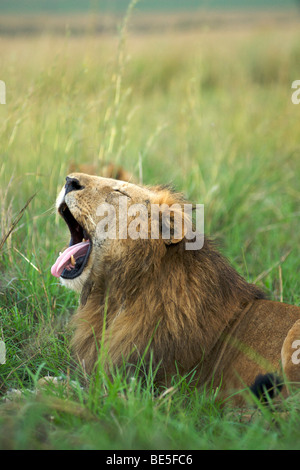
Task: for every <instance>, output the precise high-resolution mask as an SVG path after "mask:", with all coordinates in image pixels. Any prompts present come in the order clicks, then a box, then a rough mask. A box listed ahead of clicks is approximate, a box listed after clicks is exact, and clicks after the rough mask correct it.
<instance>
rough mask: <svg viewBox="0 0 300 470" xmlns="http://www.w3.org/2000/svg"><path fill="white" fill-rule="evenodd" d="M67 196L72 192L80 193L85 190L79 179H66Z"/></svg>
mask: <svg viewBox="0 0 300 470" xmlns="http://www.w3.org/2000/svg"><path fill="white" fill-rule="evenodd" d="M65 188H66V191H65V195H66V194H68V193H70V192H71V191H79V190H80V189H83V188H84V186H82V185H81V184H80V182H79V180H78V179H77V178H69V177H68V176H67V177H66V184H65Z"/></svg>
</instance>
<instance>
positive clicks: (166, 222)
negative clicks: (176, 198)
mask: <svg viewBox="0 0 300 470" xmlns="http://www.w3.org/2000/svg"><path fill="white" fill-rule="evenodd" d="M161 236H162V239H163V241H164V242H165V244H166V245H173V244H176V243H179V242H181V241H182V240H183V238H184V212H183V209H182V207H181V205H180V204H173V205H172V206H171V207H169V206H168V207H167V208H166V209H165V210H163V211H162V214H161Z"/></svg>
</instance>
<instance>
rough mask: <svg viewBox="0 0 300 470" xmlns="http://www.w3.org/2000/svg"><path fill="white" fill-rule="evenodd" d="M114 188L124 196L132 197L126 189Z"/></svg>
mask: <svg viewBox="0 0 300 470" xmlns="http://www.w3.org/2000/svg"><path fill="white" fill-rule="evenodd" d="M113 190H114V192H116V193H120V194H123V196H126V197H129V198H130V199H131V196H129V194H127V193H126V191H124V190H122V189H119V188H117V189H115V188H113Z"/></svg>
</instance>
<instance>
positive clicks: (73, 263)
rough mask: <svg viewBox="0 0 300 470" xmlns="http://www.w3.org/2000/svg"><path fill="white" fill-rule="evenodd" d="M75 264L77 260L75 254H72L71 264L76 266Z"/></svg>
mask: <svg viewBox="0 0 300 470" xmlns="http://www.w3.org/2000/svg"><path fill="white" fill-rule="evenodd" d="M75 264H76V261H75V258H74V255H71V265H72V266H75Z"/></svg>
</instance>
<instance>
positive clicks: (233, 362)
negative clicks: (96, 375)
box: [51, 173, 300, 403]
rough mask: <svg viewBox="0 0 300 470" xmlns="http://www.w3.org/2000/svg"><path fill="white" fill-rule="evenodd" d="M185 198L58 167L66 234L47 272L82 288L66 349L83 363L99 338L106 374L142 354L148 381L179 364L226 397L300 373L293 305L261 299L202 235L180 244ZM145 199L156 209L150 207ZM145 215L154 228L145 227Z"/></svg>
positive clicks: (261, 389)
mask: <svg viewBox="0 0 300 470" xmlns="http://www.w3.org/2000/svg"><path fill="white" fill-rule="evenodd" d="M124 201H125V205H124ZM185 202H187V201H185V199H184V198H183V196H182V195H181V194H180V193H176V192H175V191H173V190H172V189H170V188H169V187H164V186H154V187H146V186H142V185H136V184H132V183H129V182H125V181H120V180H115V179H110V178H105V177H100V176H94V175H93V176H91V175H87V174H83V173H71V174H70V175H69V176H67V178H66V183H65V186H64V187H63V188H62V190H61V192H60V194H59V195H58V197H57V201H56V207H57V210H58V212H59V214H60V215H61V216H62V218H63V219H64V221H65V222H66V224H67V226H68V228H69V231H70V236H71V240H70V244H69V247H68V248H67V249H66V250H65V251H64V252H63V253H62V254H60V256H59V257H58V259H57V261H56V262H55V263H54V265H53V266H52V269H51V272H52V274H53V275H54V276H55V277H57V278H59V279H60V281H61V283H62V284H63V285H64V286H66V287H68V288H70V289H73V290H75V291H77V292H79V293H80V303H79V306H78V310H77V312H76V313H75V314H74V316H73V318H72V320H71V324H72V326H73V328H74V333H73V338H72V343H71V347H72V349H73V353H74V356H75V358H76V359H77V360H78V361H79V362H80V363H81V364H83V365H84V368H85V370H86V372H87V373H89V374H91V373H92V372H93V370H94V369H95V367H96V365H97V361H98V359H99V350H100V349H101V348H105V350H106V352H107V354H106V356H105V359H103V361H104V362H105V364H104V367H105V369H106V370H107V371H108V373H112V371H113V370H114V368H118V367H123V366H124V364H127V365H128V370H131V371H132V367H134V366H137V365H138V364H139V363H140V362H139V361H140V360H141V358H142V359H143V361H144V364H145V367H146V370H148V368H151V370H153V371H155V374H154V380H155V383H156V384H157V385H158V387H160V386H166V387H169V386H170V385H171V383H172V380H173V378H174V377H176V376H178V375H180V376H184V375H187V376H191V377H192V380H193V383H195V384H196V385H197V386H199V387H203V386H205V385H207V384H212V383H213V386H214V387H219V389H220V390H221V391H222V394H223V396H224V397H229V396H231V395H232V394H234V393H235V392H236V391H238V390H248V391H249V390H250V391H252V393H254V394H255V395H257V396H258V397H262V396H265V395H264V393H265V392H266V388H268V389H269V391H270V395H271V394H272V393H273V392H274V394H275V391H274V390H275V389H276V390H277V391H278V390H280V389H281V387H282V383H283V380H285V381H289V382H300V365H299V363H300V360H299V359H298V355H297V354H298V352H299V356H300V308H299V307H297V306H293V305H288V304H285V303H281V302H275V301H271V300H268V299H267V298H266V296H265V294H264V292H263V291H262V290H261V289H260V288H258V287H257V286H256V285H254V284H250V283H248V282H247V281H246V280H245V279H244V278H243V277H242V276H241V275H240V274H239V273H238V272H237V271H236V270H235V269H234V268H233V267H232V266H231V265H230V264H229V262H228V261H227V259H226V258H225V257H223V255H221V254H220V253H219V251H218V250H217V248H216V247H215V245H214V243H213V242H212V241H211V240H210V239H209V238H207V237H206V236H203V243H202V244H201V246H200V247H199V248H197V249H186V244H187V232H186V231H184V230H182V231H181V233H180V230H178V224H177V228H176V230H177V232H176V230H175V229H174V227H175V225H174V221H175V219H176V217H177V219H176V220H177V221H178V220H180V217H181V216H182V214H183V211H182V208H183V207H184V204H185ZM136 205H137V207H141V208H142V209H143V211H144V212H143V211H142V210H141V212H143V213H144V216H145V217H144V219H143V220H144V222H145V221H147V224H146V225H145V224H144V227H143V229H142V228H141V224H138V223H136V219H134V216H133V213H134V212H133V211H132V208H133V207H136ZM151 207H159V208H161V212H160V216H159V218H155V220H154V217H152V212H151V211H150V208H151ZM170 208H171V209H172V210H171V211H170ZM178 208H180V210H179V209H178ZM168 209H169V212H168V216H169V218H168V217H164V215H165V212H166V211H167V210H168ZM124 211H127V214H125V212H124ZM130 211H131V212H130ZM109 214H110V215H109ZM145 214H146V215H145ZM178 214H179V219H178ZM180 214H181V215H180ZM125 215H126V217H125ZM114 217H115V219H116V220H113V219H114ZM151 217H152V218H153V220H152V219H151ZM189 220H190V221H191V219H189ZM183 221H185V219H184V216H183V218H181V222H180V223H179V225H180V224H181V225H182V226H183ZM112 222H114V223H112ZM133 222H134V223H135V225H134V227H135V229H136V230H135V233H134V234H133V236H132V235H131V236H128V233H127V232H126V229H128V230H129V225H130V224H131V223H133ZM124 224H125V226H124ZM145 226H146V231H145V230H144V229H145ZM150 226H151V230H152V228H153V227H154V228H155V229H157V230H158V236H156V237H151V236H150V235H151V234H152V231H151V230H150ZM165 226H168V227H167V228H168V230H166V233H165V236H162V234H163V229H164V227H165ZM179 228H180V227H179ZM181 228H182V227H181ZM124 229H125V232H124ZM142 232H143V236H141V235H142ZM175 232H176V233H175ZM156 233H157V232H156ZM112 235H113V236H112ZM202 235H204V234H202ZM271 389H274V390H271ZM283 389H286V387H284V388H283ZM287 393H288V392H287ZM235 397H236V398H235V399H236V402H237V403H238V402H242V401H244V400H245V397H244V395H243V394H242V393H238V394H236V395H235ZM237 397H238V398H237Z"/></svg>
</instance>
